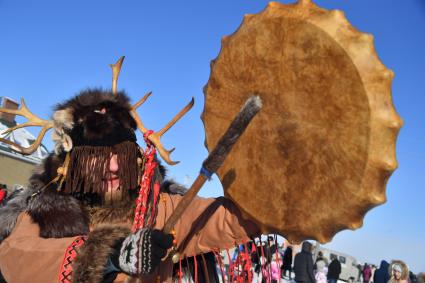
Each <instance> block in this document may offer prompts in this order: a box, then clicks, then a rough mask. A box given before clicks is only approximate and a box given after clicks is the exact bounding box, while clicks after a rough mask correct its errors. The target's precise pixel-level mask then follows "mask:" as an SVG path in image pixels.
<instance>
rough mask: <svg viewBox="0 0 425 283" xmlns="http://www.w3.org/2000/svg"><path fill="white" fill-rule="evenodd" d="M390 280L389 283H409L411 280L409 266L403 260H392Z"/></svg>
mask: <svg viewBox="0 0 425 283" xmlns="http://www.w3.org/2000/svg"><path fill="white" fill-rule="evenodd" d="M389 273H390V276H391V277H390V280H389V281H388V283H408V282H409V280H408V279H409V268H408V267H407V265H406V264H405V263H404V262H403V261H401V260H393V261H391V264H390V268H389Z"/></svg>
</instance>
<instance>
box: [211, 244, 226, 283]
mask: <svg viewBox="0 0 425 283" xmlns="http://www.w3.org/2000/svg"><path fill="white" fill-rule="evenodd" d="M212 252H213V253H214V256H215V258H216V259H217V262H218V265H219V266H220V271H221V280H222V281H223V282H226V281H225V279H224V264H223V261H222V260H221V255H220V253H218V252H217V251H215V250H213V251H212Z"/></svg>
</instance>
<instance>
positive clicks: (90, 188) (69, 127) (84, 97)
mask: <svg viewBox="0 0 425 283" xmlns="http://www.w3.org/2000/svg"><path fill="white" fill-rule="evenodd" d="M132 113H133V112H132V106H131V104H130V103H129V98H128V97H127V96H126V95H125V93H124V92H118V93H113V92H111V91H110V90H102V89H89V90H85V91H83V92H81V93H80V94H78V95H76V96H75V97H73V98H72V99H70V100H68V101H66V102H64V103H62V104H59V105H58V106H57V107H56V109H55V113H54V114H53V124H54V134H55V142H56V146H55V152H54V153H51V154H50V155H49V157H48V158H46V160H45V161H44V162H43V164H41V165H40V167H39V168H37V170H36V171H35V172H34V174H33V176H32V177H31V178H30V182H29V183H30V185H29V187H28V188H27V189H26V190H25V191H24V192H22V193H20V194H19V195H17V196H16V197H14V198H13V199H12V200H10V201H8V203H7V205H6V206H3V207H0V215H1V217H0V272H1V273H2V275H3V277H4V279H5V280H6V281H7V282H8V283H21V282H31V283H46V282H78V283H85V282H87V283H96V282H102V283H104V282H124V281H125V282H128V281H126V280H130V282H171V281H172V275H173V272H172V270H173V262H172V260H171V257H169V256H168V257H166V255H167V253H168V252H170V250H171V249H170V248H171V247H172V246H173V247H174V248H175V249H176V250H177V251H178V252H179V254H178V255H177V256H178V258H180V259H183V260H184V261H185V259H186V258H190V257H194V256H196V255H202V254H204V253H208V252H211V251H215V250H216V249H217V248H231V247H233V246H234V244H235V243H244V242H247V240H249V238H250V237H252V236H258V235H259V234H260V233H259V229H258V227H257V226H256V225H255V224H254V223H253V222H251V221H249V220H245V219H243V218H242V215H241V212H240V211H239V209H238V208H237V207H236V206H235V205H234V204H233V203H232V202H231V201H230V200H229V199H225V198H223V197H222V198H217V199H213V198H209V199H207V198H199V197H197V198H195V199H194V200H193V202H192V203H191V205H190V206H189V207H188V208H187V210H186V212H185V213H184V214H183V215H182V217H181V218H180V220H179V221H178V222H177V223H176V225H175V227H174V231H173V236H171V235H169V234H164V233H162V232H161V231H162V228H163V227H164V224H165V222H166V221H167V219H168V218H169V217H170V215H171V214H172V213H173V211H174V209H175V208H176V206H177V205H178V204H179V202H180V201H181V199H182V195H183V194H184V192H185V189H184V188H181V187H180V186H178V185H177V184H175V183H173V182H171V181H169V180H166V179H165V178H166V176H165V169H164V167H162V166H161V165H160V164H159V162H158V159H157V158H156V155H155V147H154V146H153V145H152V144H151V143H150V142H149V141H148V140H146V141H147V148H146V150H143V149H142V148H141V147H140V146H139V145H138V144H137V143H136V141H137V138H136V134H135V130H136V129H137V123H136V120H135V118H134V116H133V115H132ZM150 133H151V132H149V131H148V132H147V134H146V135H145V138H146V139H147V136H148V134H150ZM145 181H146V182H145ZM178 258H177V259H178ZM195 260H196V258H195ZM202 260H204V257H202ZM199 265H200V266H204V264H199ZM213 266H215V265H213ZM198 271H199V270H198ZM213 271H214V272H215V268H214V269H211V268H210V269H209V270H208V272H213ZM200 274H201V272H198V275H200ZM0 278H1V277H0ZM196 280H198V279H196ZM198 282H201V281H200V280H198ZM210 282H211V281H210Z"/></svg>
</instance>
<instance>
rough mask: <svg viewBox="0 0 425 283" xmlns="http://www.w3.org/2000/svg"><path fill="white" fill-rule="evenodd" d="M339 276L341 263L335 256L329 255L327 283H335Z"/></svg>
mask: <svg viewBox="0 0 425 283" xmlns="http://www.w3.org/2000/svg"><path fill="white" fill-rule="evenodd" d="M340 274H341V263H340V262H339V260H338V258H337V257H336V256H335V255H331V263H330V264H329V266H328V282H329V283H336V282H337V281H338V279H339V275H340Z"/></svg>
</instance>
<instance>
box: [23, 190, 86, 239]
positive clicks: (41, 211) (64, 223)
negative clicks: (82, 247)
mask: <svg viewBox="0 0 425 283" xmlns="http://www.w3.org/2000/svg"><path fill="white" fill-rule="evenodd" d="M27 212H28V214H29V215H30V216H31V218H32V220H33V221H34V222H35V223H37V224H38V225H39V226H40V236H41V237H43V238H62V237H73V236H78V235H85V234H87V233H88V232H89V217H88V214H87V213H86V211H85V210H84V209H83V207H82V206H81V204H80V202H79V201H78V200H76V199H75V198H74V197H72V196H70V195H64V194H61V193H57V192H55V191H50V190H46V191H43V192H42V193H40V194H38V195H36V196H34V197H32V198H31V199H30V200H29V203H28V209H27Z"/></svg>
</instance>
